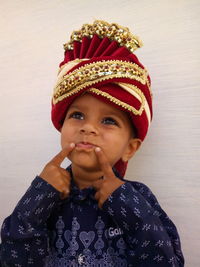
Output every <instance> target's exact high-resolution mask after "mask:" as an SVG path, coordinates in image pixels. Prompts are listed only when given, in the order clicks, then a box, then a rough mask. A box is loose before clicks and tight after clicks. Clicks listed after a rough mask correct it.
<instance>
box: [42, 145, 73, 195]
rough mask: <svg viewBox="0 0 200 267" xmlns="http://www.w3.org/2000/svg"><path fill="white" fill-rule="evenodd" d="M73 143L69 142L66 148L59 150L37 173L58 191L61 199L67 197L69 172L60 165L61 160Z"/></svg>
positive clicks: (69, 150)
mask: <svg viewBox="0 0 200 267" xmlns="http://www.w3.org/2000/svg"><path fill="white" fill-rule="evenodd" d="M74 146H75V145H74V144H73V143H72V144H70V145H69V146H68V147H67V148H64V149H63V150H61V151H60V152H59V153H58V154H57V155H56V156H55V157H54V158H53V159H52V160H51V161H50V162H48V163H47V165H46V166H45V167H44V169H43V171H42V172H41V174H40V175H39V176H40V177H41V178H42V179H44V180H45V181H47V182H48V183H49V184H51V185H52V186H53V187H54V188H56V189H57V190H58V191H59V192H60V193H61V195H60V197H61V198H62V199H64V198H66V197H68V195H69V190H70V179H71V178H70V174H69V173H68V172H67V171H66V170H65V169H63V168H62V167H60V165H61V163H62V162H63V160H64V159H65V158H66V157H67V156H68V155H69V153H70V152H71V151H72V150H73V149H74Z"/></svg>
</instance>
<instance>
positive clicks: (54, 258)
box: [1, 168, 184, 267]
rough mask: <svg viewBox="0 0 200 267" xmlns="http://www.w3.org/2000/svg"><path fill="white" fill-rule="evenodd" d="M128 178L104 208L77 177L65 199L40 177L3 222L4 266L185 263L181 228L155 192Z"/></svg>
mask: <svg viewBox="0 0 200 267" xmlns="http://www.w3.org/2000/svg"><path fill="white" fill-rule="evenodd" d="M69 171H71V169H70V168H69ZM124 181H125V184H123V185H122V186H120V187H119V188H118V189H116V190H115V191H114V192H113V193H112V194H111V195H110V197H109V198H108V199H107V200H106V202H105V203H104V204H103V207H102V209H99V208H98V203H97V201H96V200H95V198H94V194H95V189H94V188H92V187H89V188H86V189H83V190H79V189H78V188H77V186H76V185H75V183H74V181H73V178H72V181H71V191H70V196H69V197H68V198H67V199H65V200H61V199H60V193H59V192H58V191H57V190H56V189H55V188H53V187H52V186H51V185H50V184H48V183H47V182H46V181H44V180H43V179H42V178H40V177H39V176H37V177H36V178H35V179H34V180H33V182H32V184H31V186H30V187H29V189H28V190H27V192H26V193H25V195H24V196H23V197H22V199H21V200H20V201H19V203H18V205H17V206H16V208H15V210H14V211H13V213H12V214H11V215H10V216H9V217H7V218H6V219H5V221H4V223H3V226H2V230H1V236H2V245H1V264H2V266H17V267H27V266H37V267H40V266H41V267H42V266H46V267H47V266H48V267H58V266H59V267H64V266H66V267H67V266H73V267H75V266H77V267H78V266H81V267H86V266H88V267H89V266H94V267H100V266H102V267H107V266H109V267H111V266H116V267H118V266H120V267H121V266H127V267H139V266H140V267H154V266H161V267H168V266H173V267H178V266H179V267H181V266H184V259H183V255H182V252H181V246H180V239H179V235H178V233H177V230H176V227H175V225H174V224H173V222H172V221H171V220H170V219H169V217H168V216H167V215H166V213H165V212H164V211H163V210H162V209H161V207H160V205H159V204H158V202H157V200H156V198H155V196H154V195H153V194H152V192H151V191H150V189H149V188H148V187H147V186H146V185H144V184H142V183H139V182H131V181H126V180H124Z"/></svg>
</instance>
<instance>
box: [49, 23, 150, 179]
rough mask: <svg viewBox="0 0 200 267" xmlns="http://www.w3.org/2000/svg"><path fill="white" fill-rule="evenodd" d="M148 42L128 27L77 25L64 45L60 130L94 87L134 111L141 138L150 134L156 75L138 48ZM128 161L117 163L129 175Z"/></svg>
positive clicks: (57, 109) (57, 94) (58, 89)
mask: <svg viewBox="0 0 200 267" xmlns="http://www.w3.org/2000/svg"><path fill="white" fill-rule="evenodd" d="M141 46H142V43H141V41H140V40H139V38H138V37H136V36H134V35H132V34H131V33H130V31H129V29H128V28H125V27H122V26H119V25H117V24H115V23H112V24H109V23H107V22H105V21H99V20H97V21H95V22H94V23H93V24H91V25H89V24H84V25H83V26H82V28H81V29H80V30H79V31H74V32H73V33H72V35H71V39H70V41H69V42H68V43H66V44H65V45H64V48H65V56H64V60H63V61H62V62H61V63H60V69H59V74H58V79H57V82H56V85H55V87H54V93H53V99H52V113H51V115H52V122H53V124H54V126H55V128H56V129H57V130H59V131H60V129H61V127H62V124H63V121H64V118H65V115H66V111H67V109H68V108H69V106H70V104H71V103H72V102H73V100H74V99H75V98H77V96H79V95H81V94H82V93H83V92H85V91H87V92H90V93H91V94H92V95H93V96H95V97H97V98H98V99H100V100H102V101H104V102H107V103H109V104H111V105H113V106H115V107H117V108H119V109H121V110H123V111H125V112H128V113H129V116H130V118H131V120H132V123H133V125H134V128H135V129H136V134H137V138H140V139H141V140H142V141H143V140H144V138H145V136H146V134H147V131H148V128H149V126H150V122H151V120H152V93H151V88H150V86H151V81H150V77H149V74H148V72H147V70H146V69H145V68H144V66H143V65H142V64H141V63H140V61H139V60H138V58H137V57H136V55H134V54H133V52H134V51H135V50H136V49H137V48H139V47H141ZM126 166H127V163H124V162H122V161H121V160H120V161H119V162H118V163H116V165H115V167H116V169H117V170H118V172H119V173H120V174H121V175H122V176H123V175H124V173H125V170H126Z"/></svg>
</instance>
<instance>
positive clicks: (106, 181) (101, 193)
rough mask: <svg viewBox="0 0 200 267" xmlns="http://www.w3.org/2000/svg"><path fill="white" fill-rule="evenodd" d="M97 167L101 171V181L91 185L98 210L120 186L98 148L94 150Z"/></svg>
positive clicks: (120, 183) (120, 182) (119, 181)
mask: <svg viewBox="0 0 200 267" xmlns="http://www.w3.org/2000/svg"><path fill="white" fill-rule="evenodd" d="M95 152H96V155H97V158H98V161H99V165H100V167H101V170H102V171H103V174H104V175H103V179H99V180H97V181H96V182H94V183H93V186H94V188H95V189H96V190H97V192H96V194H95V198H96V200H97V201H98V203H99V208H102V206H103V203H104V202H105V201H106V200H107V198H108V197H109V196H110V195H111V194H112V193H113V192H114V191H115V190H116V189H117V188H118V187H120V186H121V185H122V184H124V182H123V181H121V180H120V179H119V178H117V177H116V176H115V174H114V172H113V170H112V167H111V165H110V163H109V162H108V160H107V158H106V156H105V154H104V153H103V151H102V150H101V149H100V148H96V149H95Z"/></svg>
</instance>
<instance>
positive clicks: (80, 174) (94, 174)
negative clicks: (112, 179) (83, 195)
mask: <svg viewBox="0 0 200 267" xmlns="http://www.w3.org/2000/svg"><path fill="white" fill-rule="evenodd" d="M72 173H73V179H74V182H75V183H76V185H77V186H78V188H79V189H84V188H87V187H90V186H92V185H93V182H95V181H97V180H98V179H100V178H101V177H102V176H103V173H102V171H100V170H96V171H89V170H85V169H83V168H79V167H78V166H75V165H74V164H72Z"/></svg>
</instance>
